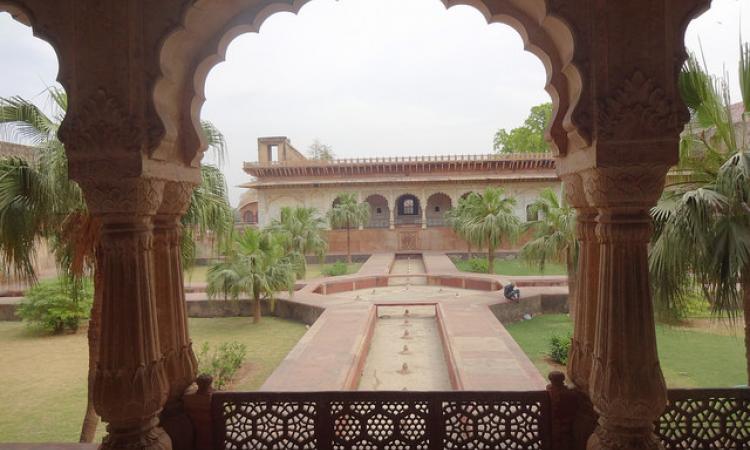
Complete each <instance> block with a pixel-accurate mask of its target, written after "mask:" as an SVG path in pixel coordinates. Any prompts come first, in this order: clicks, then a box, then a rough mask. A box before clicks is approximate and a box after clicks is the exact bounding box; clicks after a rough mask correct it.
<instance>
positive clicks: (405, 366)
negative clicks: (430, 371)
mask: <svg viewBox="0 0 750 450" xmlns="http://www.w3.org/2000/svg"><path fill="white" fill-rule="evenodd" d="M398 373H400V374H401V375H406V374H407V373H409V365H408V364H406V363H403V364H401V370H399V371H398Z"/></svg>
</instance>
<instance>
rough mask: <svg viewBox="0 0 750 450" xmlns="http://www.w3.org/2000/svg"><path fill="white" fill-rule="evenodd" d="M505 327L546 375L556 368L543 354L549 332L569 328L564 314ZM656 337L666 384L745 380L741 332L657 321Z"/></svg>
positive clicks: (685, 385) (563, 331) (712, 384)
mask: <svg viewBox="0 0 750 450" xmlns="http://www.w3.org/2000/svg"><path fill="white" fill-rule="evenodd" d="M506 328H507V329H508V331H509V332H510V334H511V335H512V336H513V339H515V340H516V342H518V344H519V345H520V346H521V348H522V349H523V350H524V352H526V354H527V355H528V356H529V358H530V359H531V360H532V362H533V363H534V365H535V366H536V367H537V368H538V369H539V371H540V372H541V373H542V374H543V375H544V376H545V377H546V375H547V374H548V373H549V371H550V370H559V367H556V366H553V365H552V364H550V363H549V362H548V361H547V359H546V356H545V354H546V352H547V351H548V342H549V338H550V336H552V335H553V334H557V335H560V336H565V335H567V334H568V333H570V332H572V328H573V326H572V323H571V322H570V319H569V318H568V316H567V315H544V316H537V317H534V318H533V319H531V320H528V321H523V322H518V323H513V324H509V325H507V327H506ZM656 339H657V345H658V348H659V358H660V360H661V366H662V371H663V372H664V378H666V380H667V385H668V386H669V387H672V388H690V387H732V386H737V385H740V384H745V383H746V382H747V375H746V373H745V370H746V368H745V350H744V343H743V336H742V334H737V335H734V336H732V335H727V334H726V333H712V332H709V331H707V330H692V329H690V328H685V327H676V326H670V325H661V324H659V325H657V326H656Z"/></svg>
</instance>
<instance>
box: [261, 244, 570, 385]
mask: <svg viewBox="0 0 750 450" xmlns="http://www.w3.org/2000/svg"><path fill="white" fill-rule="evenodd" d="M376 256H377V258H376V259H374V260H373V261H368V263H366V264H365V265H363V266H362V270H360V271H359V272H358V273H357V274H354V275H348V276H344V277H336V280H337V282H343V283H339V284H341V285H347V284H348V286H350V287H349V288H348V289H347V290H344V291H337V292H336V293H328V295H323V294H321V293H320V292H321V290H320V289H319V285H320V284H323V283H329V284H330V282H331V279H321V280H315V281H312V282H309V283H308V284H307V285H306V286H305V287H304V288H302V289H301V290H299V291H298V292H296V293H295V294H294V298H293V302H294V303H295V304H297V305H309V306H311V307H312V306H313V305H314V306H315V307H318V308H323V309H325V311H324V312H323V313H322V314H321V315H320V317H319V318H318V320H317V321H316V322H315V323H314V325H313V326H312V328H311V329H310V331H309V332H308V333H307V334H306V335H305V336H304V337H303V338H302V339H301V340H300V342H299V343H298V344H297V345H296V346H295V348H294V349H293V350H292V351H291V352H290V354H289V356H288V357H287V358H286V359H285V360H284V361H283V362H282V363H281V364H280V365H279V366H278V367H277V369H276V371H274V372H273V374H272V375H271V376H270V377H269V378H268V380H267V381H266V383H265V384H264V385H263V386H262V387H261V390H263V391H337V390H353V389H356V388H357V384H358V380H359V376H360V374H361V370H362V367H363V366H364V362H365V358H366V353H367V349H368V347H369V344H370V340H371V338H372V329H373V323H374V321H375V320H376V318H377V307H378V306H380V305H382V306H392V305H419V304H429V305H436V308H437V316H438V323H439V326H440V327H441V331H442V335H443V336H444V339H443V349H444V351H445V353H446V360H447V363H448V366H449V370H450V372H451V378H452V380H451V381H452V385H453V387H454V389H457V390H498V391H499V390H503V391H528V390H539V389H544V388H545V386H546V384H547V383H546V380H545V379H544V378H543V377H542V375H541V374H540V373H539V372H538V371H537V369H536V368H535V367H534V365H533V364H532V363H531V361H530V360H529V359H528V357H526V355H525V354H524V353H523V351H522V350H521V349H520V347H519V346H518V344H516V342H515V341H514V340H513V338H512V337H511V336H510V334H508V332H507V331H506V330H505V327H503V325H502V324H501V323H500V321H498V317H500V316H506V317H508V318H515V319H518V318H520V317H521V316H522V315H523V314H526V313H531V314H534V313H538V312H541V310H542V308H545V307H546V308H547V309H548V310H549V309H551V310H558V311H559V310H560V309H561V308H563V307H564V304H565V303H564V297H566V296H567V295H566V294H567V289H566V288H562V287H560V286H555V284H557V280H553V283H552V284H553V285H552V286H540V287H529V288H524V289H522V300H521V302H520V303H518V304H512V303H509V302H508V301H507V300H505V299H504V298H503V296H502V293H501V291H498V290H489V291H488V290H473V289H462V288H457V287H449V286H440V285H409V284H406V285H403V284H400V285H399V284H395V283H394V285H390V286H388V285H386V286H382V285H375V284H373V285H372V286H368V287H367V288H364V289H354V288H355V287H356V286H359V285H361V284H362V283H360V284H357V281H356V280H357V279H360V280H361V279H363V278H366V277H387V276H391V277H392V276H399V275H393V273H392V272H391V273H390V274H389V270H390V268H391V267H394V261H395V255H393V254H378V255H376ZM422 262H423V265H424V272H425V273H424V275H425V276H430V277H433V278H434V277H437V276H443V275H444V276H454V277H463V276H465V277H467V278H469V279H471V280H474V281H476V280H480V281H485V282H490V284H491V283H497V284H500V285H501V284H504V282H507V278H505V277H502V276H499V275H479V274H463V273H461V272H459V271H458V270H457V269H456V268H455V266H454V265H453V263H452V262H451V261H450V259H449V258H448V257H447V256H446V255H445V254H443V253H438V252H431V253H425V254H424V255H423V261H422ZM396 267H397V269H398V266H396ZM417 267H420V268H421V266H420V265H418V266H417ZM386 268H388V269H386ZM412 275H414V274H412ZM420 275H421V274H420ZM475 284H476V283H475ZM519 284H520V283H519ZM464 285H466V282H464ZM316 291H317V292H316ZM329 292H330V291H329ZM548 295H550V296H552V299H553V301H549V303H550V304H547V305H545V304H544V303H545V302H544V299H545V297H547V296H548ZM406 307H408V306H405V308H406ZM393 365H394V367H392V368H389V369H393V370H396V369H398V366H399V365H400V363H399V362H398V361H395V360H394V362H393Z"/></svg>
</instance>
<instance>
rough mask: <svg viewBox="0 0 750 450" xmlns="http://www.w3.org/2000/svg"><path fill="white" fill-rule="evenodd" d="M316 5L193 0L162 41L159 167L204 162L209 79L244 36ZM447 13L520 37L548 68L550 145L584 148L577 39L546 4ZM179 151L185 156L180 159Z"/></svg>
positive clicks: (516, 2) (465, 1) (536, 1)
mask: <svg viewBox="0 0 750 450" xmlns="http://www.w3.org/2000/svg"><path fill="white" fill-rule="evenodd" d="M309 1H311V0H286V1H283V0H260V1H258V0H237V1H233V2H212V1H209V0H196V1H194V2H191V4H190V5H189V6H188V7H187V8H186V9H185V11H184V13H183V15H182V18H181V20H180V26H179V27H177V28H176V29H175V30H174V31H173V32H171V33H170V34H169V35H168V36H166V38H165V39H164V42H163V45H162V49H161V53H160V61H159V62H160V67H161V72H162V76H161V77H160V78H159V79H158V80H157V82H156V85H155V87H154V94H153V95H154V104H155V108H156V112H157V114H158V116H159V117H160V119H161V120H162V122H163V125H164V128H165V135H164V138H163V139H162V141H161V143H160V144H159V145H158V146H157V148H156V149H155V150H154V154H153V157H154V158H156V159H172V158H182V159H183V160H184V161H185V162H186V163H188V164H191V165H197V164H198V163H199V162H200V159H201V157H202V154H203V151H204V150H205V148H206V142H205V141H204V138H203V136H202V134H201V133H200V132H199V129H200V110H201V108H202V106H203V103H204V102H205V92H204V87H205V82H206V77H207V76H208V73H209V71H210V70H211V68H213V67H214V66H215V65H217V64H218V63H220V62H221V61H223V60H224V56H225V54H226V49H227V47H228V46H229V43H230V42H231V41H232V40H233V39H234V38H235V37H237V36H239V35H240V34H244V33H250V32H258V31H259V29H260V26H261V24H262V23H263V22H264V21H265V20H266V19H267V18H268V17H270V16H271V15H272V14H275V13H277V12H291V13H295V14H296V13H298V12H299V10H300V8H302V7H303V6H304V5H305V4H307V3H308V2H309ZM437 1H440V2H441V3H442V4H443V5H444V6H445V7H446V8H450V7H452V6H456V5H467V6H472V7H474V8H475V9H477V10H478V11H479V12H480V13H481V14H482V15H483V16H484V18H485V20H486V21H487V22H488V23H495V22H500V23H504V24H506V25H509V26H510V27H512V28H513V29H515V30H516V31H517V32H518V33H519V35H520V36H521V38H522V40H523V42H524V47H525V49H526V50H527V51H529V52H531V53H532V54H534V55H535V56H537V57H538V58H539V60H540V61H541V62H542V64H543V65H544V67H545V70H546V73H547V81H546V86H545V90H546V91H547V92H548V93H549V95H550V97H551V98H552V102H553V105H554V107H553V116H552V121H551V124H550V128H549V130H548V138H549V139H550V141H551V142H552V143H553V148H555V149H556V150H557V151H558V152H559V153H560V154H562V155H564V154H566V153H567V148H568V143H569V142H576V143H586V142H588V137H587V136H585V135H583V134H582V133H581V132H579V130H578V128H577V126H576V125H575V124H574V121H573V120H572V110H573V109H574V108H575V106H576V104H577V102H578V99H579V98H580V93H581V91H582V82H583V81H582V77H581V75H580V73H579V71H578V69H577V68H576V67H575V66H574V64H573V51H574V38H573V34H572V31H571V30H570V28H569V27H568V26H567V25H566V23H565V22H564V21H563V20H562V19H560V18H557V17H555V16H553V15H551V14H549V12H548V8H547V1H548V0H437ZM179 149H182V152H184V153H183V154H182V155H179V154H178V152H179V151H180V150H179Z"/></svg>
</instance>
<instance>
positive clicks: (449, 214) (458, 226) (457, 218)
mask: <svg viewBox="0 0 750 450" xmlns="http://www.w3.org/2000/svg"><path fill="white" fill-rule="evenodd" d="M466 205H467V202H465V201H464V198H460V199H458V204H457V205H456V206H455V207H453V208H451V209H449V210H448V211H446V212H445V220H446V222H448V226H450V227H451V228H452V229H453V231H454V232H455V233H456V234H457V235H458V237H460V238H461V239H463V240H464V241H466V243H467V245H468V254H469V259H471V258H472V256H473V255H472V251H471V241H469V239H468V237H467V235H466V230H465V229H464V227H463V225H464V222H463V220H462V218H463V217H464V216H465V215H466V212H465V209H466Z"/></svg>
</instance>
